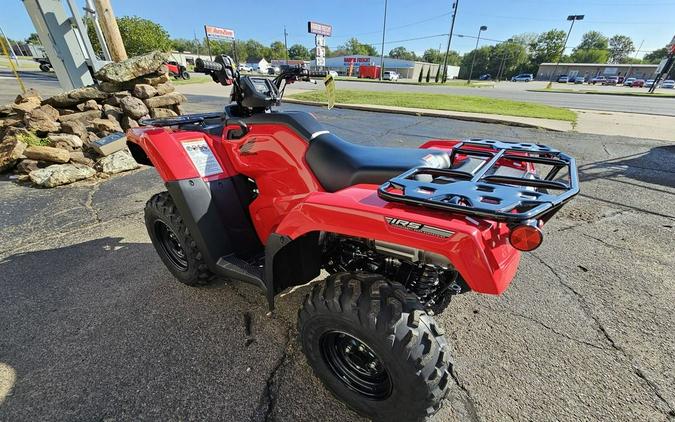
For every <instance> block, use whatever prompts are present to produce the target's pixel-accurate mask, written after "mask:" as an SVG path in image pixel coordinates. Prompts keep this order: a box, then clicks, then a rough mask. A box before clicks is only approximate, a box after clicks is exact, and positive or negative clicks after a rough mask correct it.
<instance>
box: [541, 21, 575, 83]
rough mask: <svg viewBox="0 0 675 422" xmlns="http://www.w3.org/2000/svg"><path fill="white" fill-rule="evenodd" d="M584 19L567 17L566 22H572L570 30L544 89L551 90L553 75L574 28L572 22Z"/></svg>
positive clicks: (556, 70)
mask: <svg viewBox="0 0 675 422" xmlns="http://www.w3.org/2000/svg"><path fill="white" fill-rule="evenodd" d="M583 19H584V15H569V16H568V17H567V20H568V21H572V24H571V25H570V30H569V31H567V37H565V43H564V44H563V48H562V51H561V52H560V54H558V62H557V63H556V64H555V67H554V68H553V72H552V73H551V77H550V78H549V79H548V85H547V86H546V89H551V85H553V77H554V76H555V74H556V73H557V72H558V66H559V65H560V59H562V56H563V54H565V48H567V41H568V40H569V39H570V34H571V33H572V28H574V22H576V21H580V20H583Z"/></svg>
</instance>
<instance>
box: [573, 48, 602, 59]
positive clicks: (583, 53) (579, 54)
mask: <svg viewBox="0 0 675 422" xmlns="http://www.w3.org/2000/svg"><path fill="white" fill-rule="evenodd" d="M570 59H571V61H572V63H607V62H608V61H609V50H602V49H598V48H591V49H585V50H580V49H575V50H574V52H573V53H572V55H571V56H570Z"/></svg>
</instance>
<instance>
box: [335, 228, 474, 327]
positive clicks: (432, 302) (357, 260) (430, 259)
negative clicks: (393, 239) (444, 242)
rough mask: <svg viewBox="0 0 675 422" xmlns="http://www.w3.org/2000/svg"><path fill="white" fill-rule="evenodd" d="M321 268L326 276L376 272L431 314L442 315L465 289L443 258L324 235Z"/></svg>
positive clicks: (462, 282) (360, 240) (460, 279)
mask: <svg viewBox="0 0 675 422" xmlns="http://www.w3.org/2000/svg"><path fill="white" fill-rule="evenodd" d="M323 245H324V255H323V256H324V268H326V270H327V271H328V272H329V273H331V274H332V273H336V272H341V271H350V272H358V271H365V272H369V273H377V274H381V275H383V276H385V277H387V278H388V279H389V280H392V281H397V282H399V283H401V284H403V285H404V286H405V287H406V288H407V289H408V290H409V291H410V292H411V293H413V294H415V295H416V296H417V297H418V298H419V300H420V302H422V304H423V305H424V307H425V308H426V309H427V310H429V311H432V312H433V313H434V314H438V313H440V312H442V311H443V310H444V309H445V308H446V307H447V306H448V304H449V303H450V298H451V296H453V295H456V294H460V293H464V292H466V291H468V290H469V288H468V286H467V285H466V283H465V282H464V280H463V279H462V277H461V276H460V275H459V273H458V272H457V271H456V270H455V269H454V268H453V267H452V264H450V262H449V261H448V260H447V258H445V257H444V256H442V255H438V254H434V253H429V252H425V251H421V250H419V249H415V248H410V247H407V246H402V245H397V244H392V243H387V242H381V241H378V240H375V241H373V240H367V239H359V238H349V237H347V238H346V237H341V236H335V235H332V234H327V235H325V237H324V239H323Z"/></svg>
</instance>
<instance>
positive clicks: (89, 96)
mask: <svg viewBox="0 0 675 422" xmlns="http://www.w3.org/2000/svg"><path fill="white" fill-rule="evenodd" d="M107 97H108V94H107V93H105V92H103V91H101V90H99V89H98V88H96V87H95V86H85V87H84V88H76V89H73V90H71V91H67V92H63V93H61V94H57V95H54V96H53V97H49V98H47V99H46V100H44V101H43V104H49V105H51V106H54V107H56V108H64V107H70V106H74V105H77V104H80V103H84V102H86V101H88V100H97V101H98V100H104V99H106V98H107Z"/></svg>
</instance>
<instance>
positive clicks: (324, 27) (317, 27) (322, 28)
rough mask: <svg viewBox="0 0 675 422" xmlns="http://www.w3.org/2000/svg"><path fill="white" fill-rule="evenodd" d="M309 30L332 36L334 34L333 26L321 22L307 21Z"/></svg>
mask: <svg viewBox="0 0 675 422" xmlns="http://www.w3.org/2000/svg"><path fill="white" fill-rule="evenodd" d="M307 32H309V33H310V34H316V35H323V36H325V37H330V36H331V35H332V34H333V26H332V25H328V24H325V23H319V22H312V21H309V22H307Z"/></svg>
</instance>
